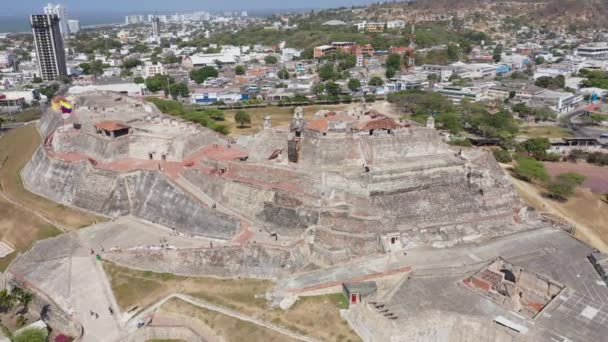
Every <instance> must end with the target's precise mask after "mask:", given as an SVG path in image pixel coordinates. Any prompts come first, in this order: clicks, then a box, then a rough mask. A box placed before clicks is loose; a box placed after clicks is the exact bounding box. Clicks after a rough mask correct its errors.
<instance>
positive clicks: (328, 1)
mask: <svg viewBox="0 0 608 342" xmlns="http://www.w3.org/2000/svg"><path fill="white" fill-rule="evenodd" d="M48 2H49V1H45V0H24V1H21V2H18V3H14V2H13V3H10V4H9V3H7V4H5V5H0V13H4V15H3V16H16V15H29V14H34V13H36V11H40V9H42V8H43V7H44V6H46V5H47V3H48ZM373 2H374V1H371V0H325V1H323V0H310V1H308V2H306V3H305V4H298V5H296V4H294V3H290V2H284V1H278V0H257V1H254V2H252V1H246V0H231V1H230V0H229V1H223V2H221V3H217V2H215V1H210V0H203V1H193V0H182V1H178V2H171V3H167V2H166V1H160V0H150V1H146V2H145V3H143V4H142V3H140V2H135V1H126V2H125V1H117V0H109V1H104V2H103V3H89V2H86V3H85V2H82V1H76V0H64V1H61V2H59V3H60V4H62V5H64V6H65V7H66V8H69V10H70V13H76V14H77V13H90V12H94V11H103V12H104V13H121V14H125V13H139V12H142V11H163V12H180V11H192V10H210V11H221V10H240V9H242V10H255V9H259V10H269V9H276V10H283V9H304V8H330V7H336V6H353V5H364V4H370V3H373Z"/></svg>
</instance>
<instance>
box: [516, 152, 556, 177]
mask: <svg viewBox="0 0 608 342" xmlns="http://www.w3.org/2000/svg"><path fill="white" fill-rule="evenodd" d="M515 160H516V161H517V166H515V169H514V170H513V171H514V172H515V175H516V176H517V177H518V178H519V179H521V180H524V181H526V182H531V181H533V180H539V181H543V182H546V181H548V180H549V174H548V173H547V170H545V166H544V165H543V163H541V162H539V161H538V160H536V159H534V158H530V157H524V156H518V157H516V158H515Z"/></svg>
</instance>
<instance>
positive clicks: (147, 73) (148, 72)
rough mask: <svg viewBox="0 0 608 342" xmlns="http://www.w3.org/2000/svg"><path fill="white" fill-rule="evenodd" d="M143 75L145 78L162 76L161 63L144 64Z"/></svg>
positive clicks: (163, 70) (163, 71)
mask: <svg viewBox="0 0 608 342" xmlns="http://www.w3.org/2000/svg"><path fill="white" fill-rule="evenodd" d="M143 74H144V77H145V78H148V77H152V76H156V75H164V74H165V68H164V67H163V65H162V63H156V64H152V62H146V64H145V65H144V66H143Z"/></svg>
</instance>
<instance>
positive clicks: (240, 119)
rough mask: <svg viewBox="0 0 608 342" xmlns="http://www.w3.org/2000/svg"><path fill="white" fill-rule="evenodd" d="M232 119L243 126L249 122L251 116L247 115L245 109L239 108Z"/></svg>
mask: <svg viewBox="0 0 608 342" xmlns="http://www.w3.org/2000/svg"><path fill="white" fill-rule="evenodd" d="M234 121H235V122H236V123H238V124H239V125H240V126H241V128H243V127H244V126H245V124H250V123H251V116H249V113H247V112H246V111H244V110H239V111H238V112H236V113H235V114H234Z"/></svg>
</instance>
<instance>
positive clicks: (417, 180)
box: [369, 165, 466, 194]
mask: <svg viewBox="0 0 608 342" xmlns="http://www.w3.org/2000/svg"><path fill="white" fill-rule="evenodd" d="M462 182H466V172H465V169H464V167H463V166H462V165H454V166H447V167H434V168H429V169H419V170H403V169H395V170H387V171H381V172H372V173H370V174H369V192H370V193H371V194H376V193H391V192H396V191H413V190H416V189H422V188H427V187H433V188H445V187H449V186H451V185H456V184H460V183H462Z"/></svg>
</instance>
